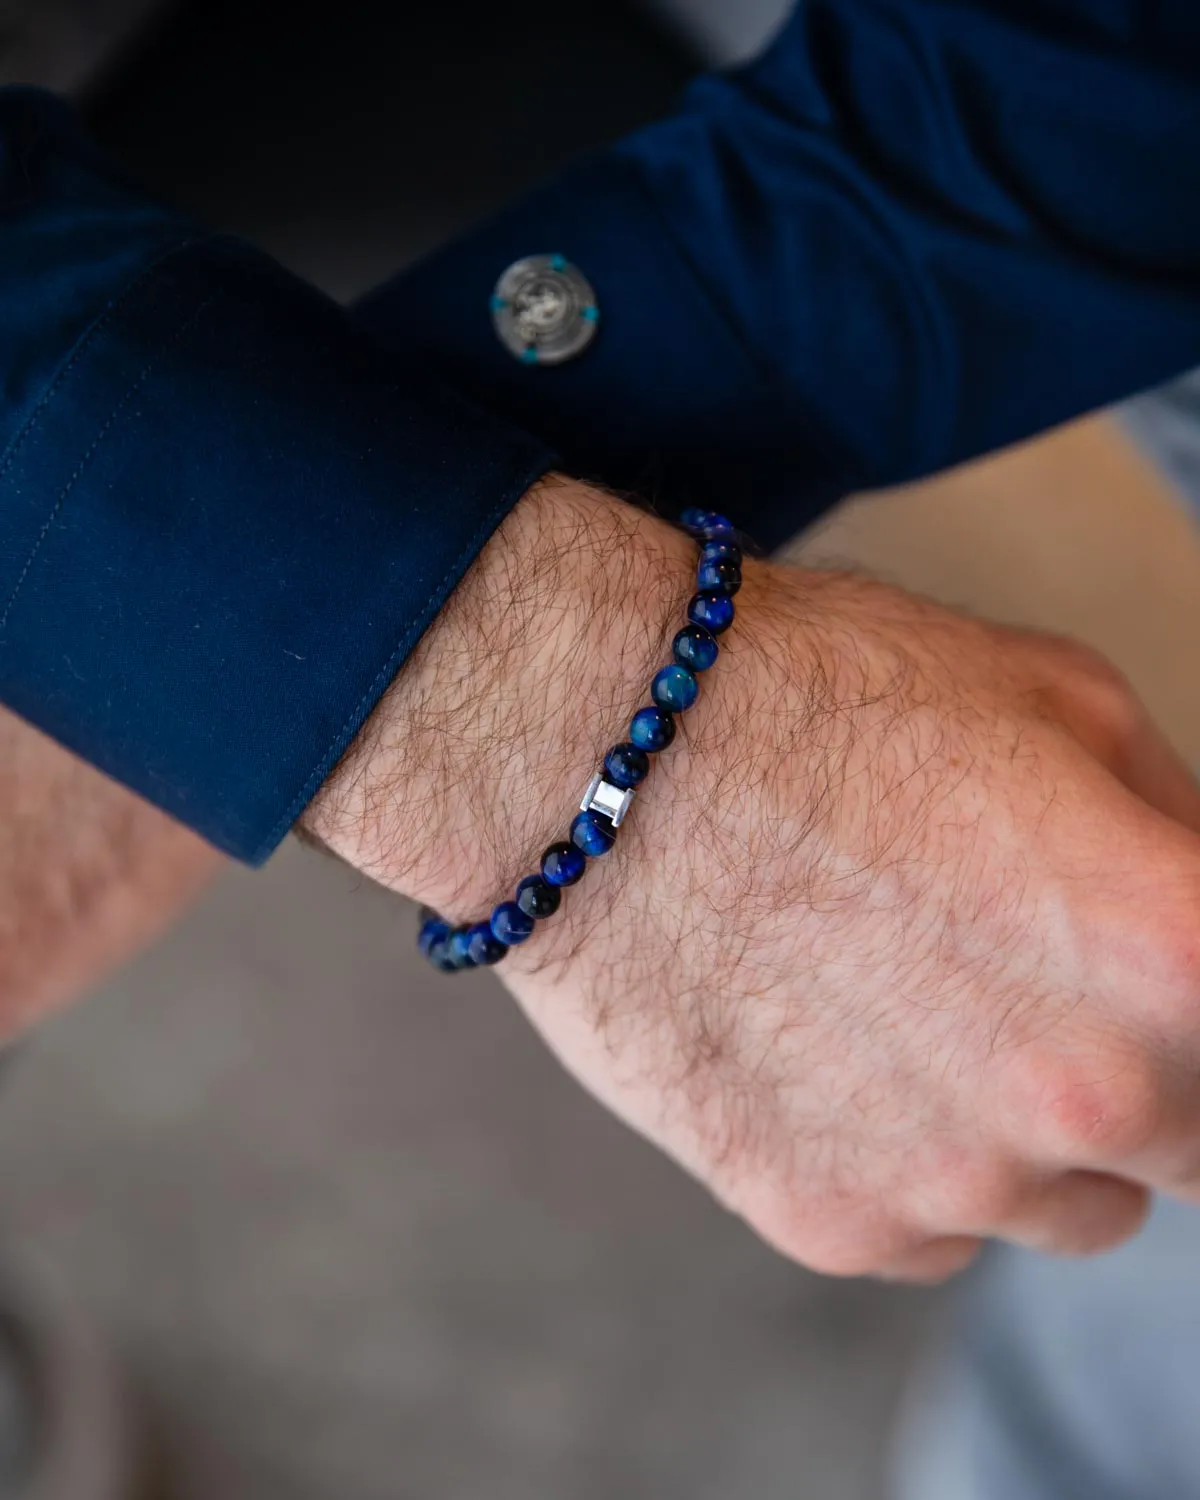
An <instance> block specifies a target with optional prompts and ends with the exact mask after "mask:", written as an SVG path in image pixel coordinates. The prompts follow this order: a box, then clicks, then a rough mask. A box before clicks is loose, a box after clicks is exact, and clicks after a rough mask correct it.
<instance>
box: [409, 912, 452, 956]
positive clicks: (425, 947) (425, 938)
mask: <svg viewBox="0 0 1200 1500" xmlns="http://www.w3.org/2000/svg"><path fill="white" fill-rule="evenodd" d="M449 936H450V923H449V922H444V921H443V920H442V918H441V917H439V916H438V915H437V913H436V912H428V915H426V916H425V920H424V921H423V922H422V923H421V931H420V932H419V933H418V934H417V947H418V948H419V949H420V950H421V952H422V953H423V954H424V956H425V957H426V958H430V957H431V956H432V949H433V948H434V947H435V946H436V945H437V944H438V943H444V942H445V941H446V939H447V938H448V937H449Z"/></svg>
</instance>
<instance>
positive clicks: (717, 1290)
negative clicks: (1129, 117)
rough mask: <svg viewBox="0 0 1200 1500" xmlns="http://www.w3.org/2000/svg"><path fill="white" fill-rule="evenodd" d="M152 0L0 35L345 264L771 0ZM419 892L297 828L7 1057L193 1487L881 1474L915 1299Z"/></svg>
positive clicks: (52, 1249) (620, 108)
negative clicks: (703, 1179) (763, 1197)
mask: <svg viewBox="0 0 1200 1500" xmlns="http://www.w3.org/2000/svg"><path fill="white" fill-rule="evenodd" d="M150 8H151V7H150V6H149V5H148V4H146V3H139V0H110V3H108V4H106V5H105V4H99V3H90V4H89V3H87V0H74V3H72V0H61V3H59V0H37V4H36V5H26V6H15V7H10V8H9V10H8V11H7V12H6V11H5V10H4V9H3V8H2V7H0V18H2V19H3V20H4V23H5V27H6V30H5V31H4V32H3V35H4V36H5V39H6V49H7V50H6V53H5V56H4V63H3V72H4V74H5V76H6V77H9V78H11V77H14V76H16V77H21V78H45V79H49V80H51V81H53V82H55V83H56V84H58V85H60V86H64V87H71V88H73V89H74V90H75V91H76V92H77V93H79V95H80V97H81V98H82V99H83V101H84V104H85V106H86V108H87V110H88V112H89V114H90V116H91V119H92V121H93V124H94V126H95V128H96V130H97V131H98V132H99V134H100V135H101V137H102V138H103V139H104V140H106V141H107V142H108V143H109V144H110V145H111V146H112V147H113V149H115V150H116V151H118V152H119V153H120V154H122V155H123V156H124V157H125V158H126V159H127V160H128V161H129V162H130V163H132V164H133V165H134V166H135V167H136V168H137V169H138V170H139V171H141V172H142V174H143V175H144V176H145V177H146V178H147V179H149V180H150V181H151V182H153V183H155V184H156V185H158V186H160V187H161V188H162V189H164V190H165V191H167V192H169V193H171V194H172V195H173V196H174V197H175V198H176V199H178V200H179V201H180V202H182V203H183V204H185V205H186V206H187V207H189V208H190V209H192V210H193V211H195V212H196V213H198V214H200V215H202V216H203V217H204V218H205V219H207V220H208V221H209V222H212V223H214V224H217V225H220V226H222V227H229V228H232V229H235V230H237V231H239V232H241V233H244V234H246V235H248V236H250V237H251V238H253V239H255V240H257V241H258V242H259V243H261V244H264V245H266V246H267V247H268V248H270V249H271V250H272V251H274V252H275V253H276V254H278V255H280V256H281V257H282V258H283V259H284V260H286V261H287V262H288V263H289V264H291V265H293V266H294V267H296V268H297V269H299V270H300V271H301V272H303V273H304V274H305V275H307V276H310V277H312V278H313V279H315V280H316V281H318V282H320V283H321V284H322V285H323V286H325V287H327V288H329V289H330V290H331V291H333V292H334V293H335V294H336V295H338V296H340V297H350V296H353V295H354V294H356V293H357V292H359V291H361V290H364V289H365V288H366V287H367V286H369V285H370V284H371V283H372V282H373V281H375V280H377V279H378V278H380V277H382V276H384V275H386V274H387V273H388V272H390V271H392V270H393V269H396V268H397V267H398V266H400V265H402V264H403V263H404V262H405V261H406V260H407V259H409V258H411V257H412V256H414V255H416V254H418V253H420V252H421V251H422V250H424V249H426V248H428V247H429V246H431V245H433V244H435V243H437V242H438V241H439V240H440V239H441V238H443V237H444V236H445V235H447V234H448V233H450V232H452V231H453V230H455V229H456V228H459V227H460V226H462V225H464V224H466V223H468V222H470V220H471V219H472V218H474V217H476V216H478V215H479V214H481V213H483V212H485V211H486V210H488V209H489V208H491V207H493V206H494V205H496V204H497V203H499V202H502V201H503V200H504V199H505V198H506V197H508V196H510V195H512V194H514V193H516V192H518V191H520V190H521V188H522V187H523V186H525V185H526V184H527V183H529V182H531V181H533V180H536V179H537V178H538V177H540V176H542V175H544V174H545V173H546V172H548V171H550V170H551V169H553V167H554V166H555V165H556V164H558V163H559V162H561V161H564V160H566V159H569V158H570V157H571V156H573V155H575V154H576V153H577V152H579V151H580V150H583V149H586V148H587V147H589V146H591V145H594V144H596V143H599V142H602V141H604V140H606V139H609V138H611V137H613V136H615V135H617V134H619V133H621V132H622V131H624V130H626V129H628V128H631V127H632V126H635V125H637V124H639V123H641V122H642V121H644V120H646V119H649V118H652V117H653V116H655V115H656V114H659V113H662V112H664V111H665V110H667V109H669V108H670V107H671V106H672V103H673V101H674V100H675V98H676V97H677V95H678V92H679V89H680V88H681V87H682V85H683V84H684V82H685V81H686V78H687V77H688V75H689V73H690V72H691V71H692V70H693V69H694V67H695V66H696V64H697V58H698V56H699V53H700V51H702V50H708V51H709V52H713V51H714V50H715V51H718V52H720V53H721V54H722V55H732V53H733V52H735V51H738V50H744V49H745V48H746V47H747V46H748V45H749V43H750V42H751V40H752V39H753V38H754V37H755V36H757V35H759V34H761V33H763V32H765V31H766V29H768V28H769V27H770V25H771V24H772V23H773V22H774V21H775V20H776V19H777V18H778V14H779V13H780V11H781V10H782V5H781V4H780V3H777V0H757V3H753V4H752V3H751V0H742V3H741V4H739V3H738V0H712V3H711V4H704V3H699V4H698V5H697V6H696V7H695V9H694V11H689V10H688V0H661V4H660V5H659V6H658V7H657V11H658V14H657V15H656V16H654V17H653V18H652V17H651V16H650V15H649V14H642V13H640V12H638V11H637V10H635V9H634V8H632V7H626V6H624V5H621V4H617V3H615V0H595V3H589V0H558V3H556V4H555V5H553V6H537V7H534V6H529V5H522V4H511V3H504V0H492V3H490V4H483V3H464V0H438V3H437V4H429V5H422V4H417V5H405V4H400V5H393V6H382V7H369V6H363V5H360V4H357V3H355V0H344V3H341V4H339V5H336V6H334V5H329V4H327V3H324V0H322V3H316V0H296V3H293V4H290V5H287V6H284V5H271V4H264V3H255V0H238V3H222V0H211V3H203V4H190V5H180V6H175V7H172V8H170V10H169V11H168V12H165V13H162V14H159V15H157V16H155V17H153V18H150V24H148V25H147V24H146V23H147V16H148V12H149V10H150ZM685 12H686V14H685ZM681 18H682V20H683V22H685V23H686V24H683V25H682V26H681V24H680V22H681ZM530 248H531V249H536V248H538V247H536V246H531V247H530ZM413 926H414V921H413V913H412V911H411V910H410V909H409V908H408V907H406V906H405V905H404V904H402V903H400V902H397V901H395V900H394V899H391V898H389V897H387V896H385V895H384V894H382V893H381V892H379V891H377V890H374V889H371V888H369V887H367V886H365V885H364V884H362V883H361V882H359V881H357V880H355V879H354V878H352V877H351V876H349V875H348V874H347V873H346V872H345V871H343V870H342V869H341V868H339V867H337V866H335V865H334V864H332V863H329V862H326V861H323V860H322V859H321V858H319V857H317V856H314V855H311V854H306V853H304V852H302V851H300V850H299V849H297V848H295V847H288V848H286V849H285V850H284V851H283V852H282V853H281V855H280V856H279V857H278V858H277V859H276V860H275V861H274V862H273V863H272V865H271V866H270V867H269V868H268V870H267V871H266V872H265V873H262V874H258V875H250V874H246V873H244V872H238V871H231V872H230V874H229V875H228V876H227V877H226V878H225V879H224V880H223V881H222V882H221V883H220V884H219V885H218V887H217V888H216V890H215V891H214V892H213V893H212V895H211V896H210V897H209V898H208V899H207V900H206V901H205V902H204V903H203V905H202V906H201V907H200V908H199V909H198V910H197V911H196V912H195V913H193V915H192V916H191V917H189V918H188V920H186V921H185V922H184V923H183V924H182V926H181V927H180V928H179V929H178V930H177V931H176V932H174V933H173V934H172V935H171V936H170V937H169V938H168V939H167V940H166V941H165V942H163V943H161V944H160V945H159V946H158V947H157V949H156V950H155V951H153V952H151V953H149V954H147V955H146V956H145V957H144V958H142V959H141V960H140V961H139V962H138V963H136V964H135V965H133V966H132V967H131V968H130V969H128V970H126V971H125V972H123V973H122V974H120V975H119V976H118V977H117V978H116V979H114V980H113V981H112V982H111V983H110V984H108V985H107V986H106V987H105V989H104V990H103V992H102V993H100V994H97V995H96V996H94V997H93V998H92V999H91V1000H90V1001H89V1003H88V1004H87V1005H86V1006H84V1007H82V1008H81V1009H78V1010H77V1011H75V1012H74V1013H72V1014H70V1015H68V1016H66V1017H64V1018H62V1019H61V1020H60V1021H58V1022H56V1023H55V1024H53V1025H52V1026H51V1027H49V1028H48V1029H47V1030H46V1031H45V1032H43V1033H42V1034H40V1035H39V1037H38V1038H37V1039H36V1040H35V1041H34V1042H33V1043H32V1044H31V1045H30V1046H29V1047H28V1048H27V1049H26V1050H25V1052H24V1053H23V1054H22V1055H21V1056H20V1057H19V1058H18V1059H17V1060H16V1061H15V1063H14V1064H13V1065H12V1066H11V1068H10V1070H9V1072H8V1074H7V1076H6V1077H5V1080H4V1087H3V1089H2V1090H0V1248H2V1247H4V1246H7V1247H8V1250H9V1252H10V1253H14V1254H16V1255H18V1256H22V1255H33V1256H36V1257H37V1258H38V1259H39V1260H41V1261H42V1262H43V1263H44V1264H45V1265H46V1266H47V1267H48V1268H49V1270H50V1272H51V1274H52V1275H53V1276H54V1277H55V1278H57V1279H58V1280H60V1281H61V1282H63V1283H64V1284H66V1285H68V1286H70V1287H71V1288H72V1290H73V1292H74V1294H75V1295H76V1297H77V1298H78V1300H79V1301H80V1302H81V1303H82V1304H83V1305H84V1306H85V1307H86V1308H87V1309H88V1310H89V1311H90V1313H91V1314H93V1315H94V1316H95V1318H96V1319H97V1320H98V1321H99V1323H100V1324H101V1326H102V1327H103V1328H104V1330H105V1331H106V1334H107V1336H108V1338H109V1341H110V1343H111V1344H112V1346H113V1347H114V1348H115V1349H116V1350H117V1351H118V1352H119V1354H120V1356H121V1358H122V1359H123V1361H124V1362H125V1364H126V1366H127V1368H128V1369H129V1370H130V1372H131V1374H132V1376H133V1377H134V1379H135V1382H136V1384H137V1387H138V1390H139V1392H140V1394H141V1397H142V1399H143V1401H144V1402H145V1403H146V1406H147V1409H148V1411H149V1413H150V1415H151V1417H152V1419H153V1422H154V1425H155V1427H156V1429H157V1431H158V1432H159V1433H160V1435H161V1438H162V1442H163V1445H164V1451H165V1457H166V1461H167V1468H168V1470H169V1473H170V1476H171V1493H172V1494H176V1495H179V1496H181V1497H187V1500H193V1497H194V1500H215V1497H219V1500H330V1497H337V1500H385V1497H387V1500H397V1497H406V1500H407V1497H414V1500H416V1497H419V1500H468V1497H470V1500H484V1497H486V1500H532V1497H538V1500H543V1497H544V1500H613V1497H615V1496H618V1495H620V1496H622V1497H625V1500H729V1497H732V1496H739V1497H746V1500H785V1497H786V1500H797V1497H805V1500H867V1497H870V1496H873V1495H875V1494H876V1493H877V1481H878V1469H879V1455H880V1446H881V1442H882V1440H883V1437H884V1434H885V1431H886V1424H887V1419H888V1415H889V1412H890V1410H891V1408H892V1405H893V1402H894V1399H895V1394H896V1391H897V1389H898V1383H899V1372H900V1370H901V1367H902V1364H903V1361H904V1358H905V1355H906V1353H907V1351H908V1349H909V1347H910V1345H911V1343H912V1341H913V1339H914V1337H915V1336H916V1335H917V1334H918V1333H919V1332H920V1330H921V1329H922V1327H923V1326H925V1325H926V1323H927V1322H928V1320H929V1317H930V1313H931V1305H932V1303H931V1299H930V1298H929V1297H927V1296H923V1295H921V1294H917V1293H903V1292H897V1291H890V1290H887V1289H884V1288H882V1287H877V1286H870V1285H861V1284H837V1283H833V1282H823V1281H818V1280H817V1279H815V1278H812V1277H809V1276H807V1275H805V1274H804V1273H802V1272H800V1271H798V1270H796V1269H795V1268H793V1267H790V1266H788V1265H785V1264H784V1263H783V1262H782V1261H780V1260H778V1259H777V1258H775V1257H774V1256H772V1255H771V1254H769V1253H768V1252H767V1251H766V1250H765V1249H763V1248H761V1247H760V1246H759V1245H758V1244H757V1243H755V1241H754V1240H753V1239H751V1237H750V1236H749V1235H748V1234H747V1233H746V1232H745V1231H744V1230H743V1229H742V1228H741V1227H740V1226H739V1225H738V1224H737V1223H735V1222H734V1221H733V1220H731V1219H729V1218H728V1217H727V1216H725V1215H724V1214H723V1213H722V1212H721V1211H719V1210H718V1209H717V1208H715V1207H714V1206H713V1204H712V1203H711V1202H710V1201H709V1200H708V1198H707V1197H706V1195H705V1194H704V1193H702V1192H701V1191H700V1190H699V1189H697V1188H696V1187H694V1186H693V1185H692V1184H691V1183H690V1182H688V1181H686V1180H685V1179H684V1178H683V1177H681V1176H680V1174H679V1173H678V1172H677V1171H676V1170H675V1169H674V1168H672V1167H671V1166H669V1165H668V1164H667V1163H666V1162H665V1161H663V1160H662V1159H660V1158H659V1157H658V1156H657V1155H656V1154H655V1153H654V1152H653V1151H651V1150H650V1149H649V1148H648V1147H646V1146H645V1145H644V1144H642V1143H641V1142H640V1141H638V1140H635V1139H634V1138H633V1137H632V1136H630V1135H628V1134H627V1133H626V1132H625V1131H624V1130H623V1129H621V1128H620V1127H619V1126H617V1125H616V1124H615V1123H614V1122H613V1121H611V1120H610V1119H609V1118H608V1117H607V1116H606V1115H605V1114H604V1113H603V1112H602V1111H601V1110H600V1109H599V1108H598V1107H597V1106H595V1105H594V1104H593V1103H592V1102H591V1101H590V1100H589V1099H587V1098H586V1097H585V1096H584V1095H582V1094H581V1093H580V1092H579V1091H578V1089H577V1088H576V1087H575V1086H574V1085H572V1084H571V1083H570V1082H569V1081H568V1080H567V1079H566V1078H565V1077H564V1076H563V1075H562V1074H561V1073H560V1071H559V1070H558V1068H557V1066H556V1065H555V1064H554V1063H553V1061H552V1060H551V1059H550V1058H549V1057H548V1056H547V1055H546V1053H545V1052H544V1050H543V1049H542V1047H541V1045H540V1043H538V1041H537V1040H536V1039H535V1038H534V1037H533V1035H532V1034H531V1032H530V1031H529V1030H528V1028H527V1027H526V1025H525V1024H524V1022H523V1021H522V1020H521V1019H520V1017H519V1016H518V1015H517V1013H516V1011H515V1010H514V1008H513V1007H512V1006H511V1005H510V1004H509V1003H508V1002H507V1000H506V999H505V997H504V995H503V993H502V991H501V990H500V989H499V987H498V986H497V985H496V984H495V983H494V982H493V981H491V980H490V979H488V978H476V979H474V980H472V981H470V982H466V983H463V982H459V983H455V982H453V981H446V980H439V979H438V978H437V977H435V976H431V975H430V974H429V973H427V972H426V971H425V969H424V967H423V966H421V965H420V963H419V961H418V960H417V959H416V958H415V957H414V954H413V948H412V936H413Z"/></svg>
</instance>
